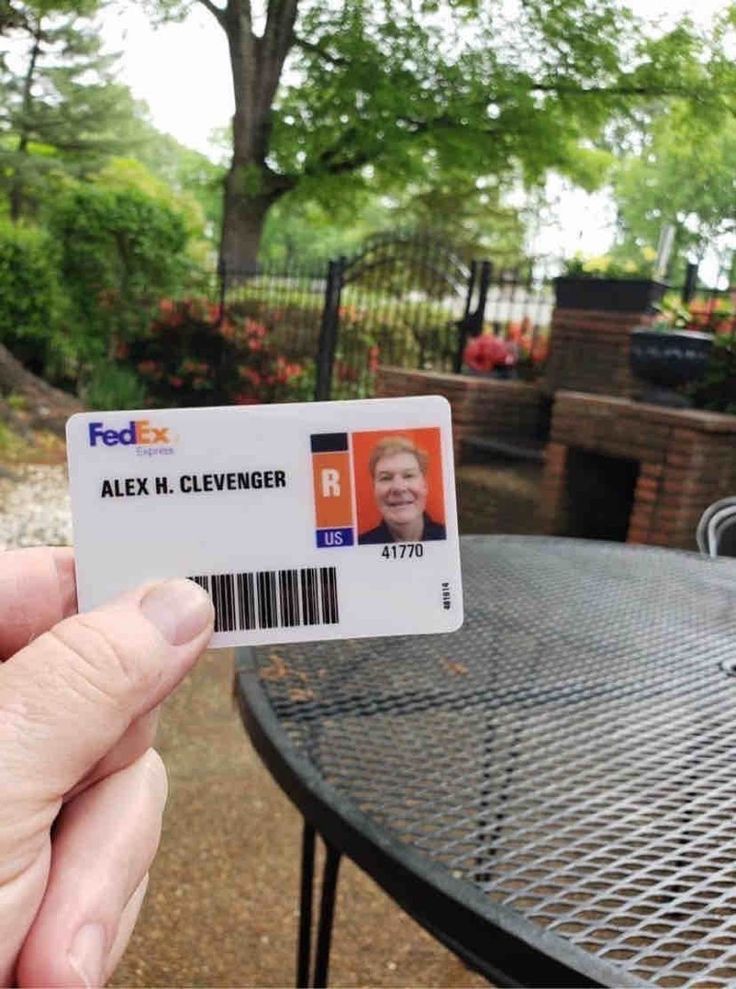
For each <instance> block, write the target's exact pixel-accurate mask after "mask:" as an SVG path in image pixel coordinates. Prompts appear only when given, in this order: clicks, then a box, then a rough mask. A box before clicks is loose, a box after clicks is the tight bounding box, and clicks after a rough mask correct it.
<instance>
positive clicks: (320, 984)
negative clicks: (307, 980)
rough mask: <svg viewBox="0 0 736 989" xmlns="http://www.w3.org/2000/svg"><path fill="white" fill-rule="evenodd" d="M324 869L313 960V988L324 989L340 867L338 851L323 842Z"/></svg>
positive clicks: (328, 963)
mask: <svg viewBox="0 0 736 989" xmlns="http://www.w3.org/2000/svg"><path fill="white" fill-rule="evenodd" d="M325 852H326V858H325V869H324V874H323V877H322V898H321V901H320V910H319V927H318V929H317V954H316V958H315V961H314V979H313V980H312V985H313V986H314V987H315V989H325V987H326V986H327V972H328V969H329V965H330V946H331V944H332V921H333V919H334V916H335V895H336V893H337V876H338V871H339V868H340V859H341V858H342V856H341V854H340V852H338V851H337V849H336V848H333V847H332V845H330V844H328V843H327V842H325Z"/></svg>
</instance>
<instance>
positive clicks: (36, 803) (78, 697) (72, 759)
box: [0, 580, 213, 882]
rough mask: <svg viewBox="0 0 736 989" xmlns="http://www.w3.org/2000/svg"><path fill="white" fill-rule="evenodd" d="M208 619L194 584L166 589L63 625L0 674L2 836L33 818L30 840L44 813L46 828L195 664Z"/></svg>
mask: <svg viewBox="0 0 736 989" xmlns="http://www.w3.org/2000/svg"><path fill="white" fill-rule="evenodd" d="M212 618H213V610H212V604H211V602H210V600H209V598H208V597H207V595H206V594H205V593H204V592H203V591H202V589H201V588H199V587H198V586H197V585H196V584H194V583H193V582H191V581H186V580H170V581H164V582H162V583H160V584H156V585H153V586H151V587H148V588H143V589H139V590H138V591H135V592H132V593H130V594H126V595H124V596H123V597H122V598H119V599H118V600H117V601H115V602H114V603H112V604H110V605H107V606H105V607H103V608H100V609H98V610H96V611H91V612H89V613H87V614H84V615H76V616H74V617H73V618H68V619H66V620H65V621H63V622H61V623H60V624H58V625H56V626H55V627H54V628H53V629H52V630H51V631H50V632H47V633H45V634H44V635H41V636H40V637H39V638H38V639H36V640H35V641H34V642H32V643H31V645H29V646H27V647H26V648H25V649H22V650H21V651H20V652H19V653H17V654H16V655H15V656H13V658H12V659H11V660H10V661H9V662H7V663H5V664H4V665H3V666H1V667H0V783H2V785H3V790H4V791H7V792H8V793H9V794H10V795H11V799H10V801H6V802H4V804H3V805H2V806H0V834H1V833H2V824H3V823H4V822H5V821H7V820H8V817H10V819H11V821H12V820H13V819H15V821H16V822H17V821H19V820H23V819H28V818H29V815H30V814H31V813H32V812H34V811H35V812H36V816H34V817H33V822H32V826H33V828H34V831H35V833H38V831H39V826H41V825H43V824H44V822H43V820H42V816H43V808H44V807H45V809H46V812H47V815H48V814H49V813H50V815H51V818H50V819H49V820H48V821H47V822H46V824H47V825H48V824H50V820H51V819H53V816H54V815H55V814H56V812H57V810H58V804H55V802H56V801H59V800H60V799H61V797H62V796H63V795H64V794H65V793H68V792H69V791H70V790H72V788H73V787H74V786H75V785H76V784H77V783H78V782H79V781H80V780H81V779H83V778H84V776H85V774H87V773H89V772H90V770H91V769H92V768H93V767H94V766H95V765H96V764H97V763H98V762H99V761H100V760H101V759H102V758H103V757H104V756H105V755H106V753H108V752H109V751H110V749H111V748H113V746H115V745H116V744H117V743H118V742H119V740H120V739H121V738H122V737H123V735H124V734H125V733H126V731H128V729H129V727H130V725H131V724H132V723H133V722H134V721H135V720H136V719H137V718H139V717H140V716H141V715H143V714H145V713H146V712H148V711H150V710H152V709H153V708H154V707H155V706H156V705H157V704H159V703H160V702H161V701H162V700H163V699H164V697H165V696H166V695H167V694H168V693H169V692H170V691H171V690H172V689H173V687H174V686H175V685H176V684H177V683H178V682H179V680H181V678H182V677H183V676H184V675H185V674H186V672H187V671H188V670H189V669H190V667H191V666H192V665H193V664H194V662H195V661H196V659H197V657H198V656H199V655H200V653H201V652H202V651H203V650H204V648H205V647H206V645H207V642H208V641H209V638H210V636H211V634H212ZM39 815H40V816H39ZM1 859H2V857H1V856H0V861H1ZM1 871H2V870H1V869H0V873H1ZM1 881H2V875H1V874H0V882H1Z"/></svg>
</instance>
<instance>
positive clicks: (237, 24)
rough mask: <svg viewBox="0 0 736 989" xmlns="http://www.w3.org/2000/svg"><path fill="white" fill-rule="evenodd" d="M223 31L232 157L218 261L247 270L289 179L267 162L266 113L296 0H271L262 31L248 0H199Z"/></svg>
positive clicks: (228, 268)
mask: <svg viewBox="0 0 736 989" xmlns="http://www.w3.org/2000/svg"><path fill="white" fill-rule="evenodd" d="M201 2H202V3H203V4H204V6H205V7H207V9H208V10H210V12H211V13H213V14H214V16H215V17H216V18H217V20H218V22H219V24H220V26H221V27H222V29H223V30H224V32H225V34H226V35H227V41H228V48H229V51H230V65H231V70H232V78H233V94H234V97H235V114H234V116H233V157H232V163H231V166H230V171H229V172H228V175H227V179H226V181H225V202H224V207H225V208H224V214H223V223H222V238H221V241H220V264H221V265H222V266H224V268H225V271H226V272H233V273H235V274H236V275H237V273H238V272H242V271H247V270H248V269H249V268H252V267H253V266H254V265H255V264H256V261H257V259H258V248H259V246H260V242H261V235H262V233H263V225H264V222H265V219H266V215H267V213H268V210H269V209H270V207H271V206H272V205H273V204H274V203H275V202H276V201H277V200H278V199H279V198H280V197H281V196H282V195H283V194H284V193H285V192H287V191H288V190H289V189H290V188H291V187H292V186H293V184H294V180H293V179H292V178H288V177H286V176H283V175H279V174H277V173H276V172H275V171H273V170H272V169H271V168H270V167H269V165H268V164H267V158H268V153H269V148H270V142H271V115H272V112H273V102H274V99H275V97H276V91H277V89H278V85H279V80H280V78H281V73H282V71H283V67H284V61H285V59H286V56H287V54H288V52H289V49H290V48H291V46H292V44H293V29H294V20H295V18H296V8H297V0H271V2H270V3H269V4H268V14H267V20H266V26H265V29H264V32H263V35H262V36H260V37H259V36H257V35H256V34H255V33H254V31H253V20H252V12H251V7H250V0H228V2H227V6H226V7H225V8H216V7H215V6H214V4H213V3H212V2H211V0H201Z"/></svg>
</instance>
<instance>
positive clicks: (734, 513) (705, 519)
mask: <svg viewBox="0 0 736 989" xmlns="http://www.w3.org/2000/svg"><path fill="white" fill-rule="evenodd" d="M734 525H736V497H731V498H721V500H720V501H715V502H713V504H712V505H709V506H708V508H706V510H705V511H704V512H703V514H702V515H701V517H700V521H699V522H698V527H697V529H696V531H695V538H696V540H697V543H698V549H699V550H700V552H701V553H703V555H704V556H718V550H719V547H720V544H721V540H722V538H723V536H724V535H725V534H726V532H727V531H728V530H729V529H731V528H732V526H734Z"/></svg>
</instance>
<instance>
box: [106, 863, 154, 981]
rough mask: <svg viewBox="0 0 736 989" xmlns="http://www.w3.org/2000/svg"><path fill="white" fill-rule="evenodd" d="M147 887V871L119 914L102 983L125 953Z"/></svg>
mask: <svg viewBox="0 0 736 989" xmlns="http://www.w3.org/2000/svg"><path fill="white" fill-rule="evenodd" d="M147 889H148V873H146V874H145V876H144V877H143V879H142V880H141V882H140V883H139V885H138V889H136V891H135V893H133V895H132V896H131V898H130V899H129V900H128V902H127V904H126V906H125V909H124V910H123V912H122V914H121V916H120V922H119V923H118V932H117V934H116V935H115V941H114V942H113V946H112V948H111V949H110V954H109V955H108V956H107V962H106V963H105V972H104V977H103V984H106V983H107V980H108V979H109V978H110V976H111V975H112V974H113V972H114V971H115V969H116V968H117V967H118V963H119V962H120V959H121V958H122V957H123V955H124V954H125V949H126V948H127V947H128V942H129V941H130V937H131V935H132V933H133V929H134V928H135V925H136V921H137V920H138V914H139V913H140V912H141V907H142V906H143V901H144V899H145V898H146V891H147Z"/></svg>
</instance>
